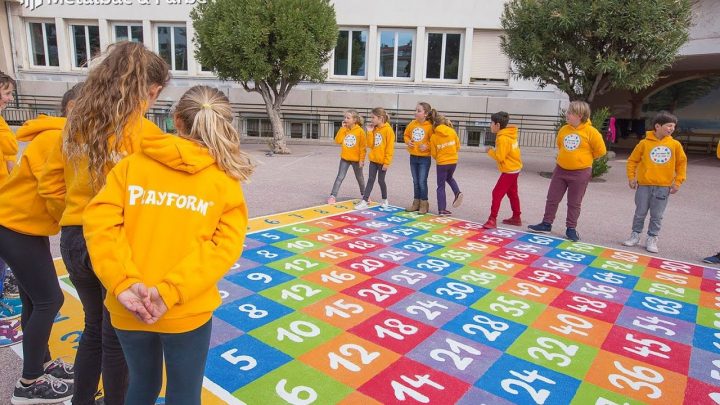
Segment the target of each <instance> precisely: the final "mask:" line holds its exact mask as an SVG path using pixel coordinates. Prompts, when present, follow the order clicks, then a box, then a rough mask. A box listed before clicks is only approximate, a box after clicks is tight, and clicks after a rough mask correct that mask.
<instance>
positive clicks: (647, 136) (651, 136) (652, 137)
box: [645, 131, 673, 143]
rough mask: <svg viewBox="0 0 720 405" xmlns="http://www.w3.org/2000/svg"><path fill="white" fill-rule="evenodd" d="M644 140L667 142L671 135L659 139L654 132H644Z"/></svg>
mask: <svg viewBox="0 0 720 405" xmlns="http://www.w3.org/2000/svg"><path fill="white" fill-rule="evenodd" d="M645 139H647V140H648V141H651V142H661V143H664V142H668V141H670V140H672V139H673V137H672V135H666V136H664V137H663V139H659V138H658V137H657V135H655V131H646V132H645Z"/></svg>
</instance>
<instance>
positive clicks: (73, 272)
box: [38, 42, 170, 404]
mask: <svg viewBox="0 0 720 405" xmlns="http://www.w3.org/2000/svg"><path fill="white" fill-rule="evenodd" d="M169 71H170V70H169V67H168V65H167V63H166V62H165V61H164V60H163V59H162V58H161V57H159V56H158V55H156V54H155V53H153V52H151V51H149V50H148V49H147V48H145V46H144V45H143V44H141V43H137V42H119V43H116V44H112V45H110V46H109V47H108V49H107V51H106V52H105V55H104V58H102V59H101V60H100V61H99V62H98V63H97V64H95V66H93V67H92V68H91V69H90V72H89V73H88V76H87V80H86V81H85V84H84V86H83V89H82V91H81V92H80V95H79V96H78V98H77V99H76V101H75V107H74V109H73V113H72V114H71V115H70V116H69V117H68V121H67V124H66V125H65V128H64V130H63V139H62V142H60V143H58V144H57V145H56V146H55V147H54V148H53V150H52V151H51V153H50V156H49V157H48V160H47V162H46V164H45V168H44V169H43V173H42V175H41V177H40V180H39V183H38V192H39V193H40V195H41V196H43V197H44V198H46V199H47V200H49V201H48V203H49V204H56V205H57V206H64V207H65V209H64V210H63V214H62V218H60V227H61V231H60V253H61V255H62V258H63V262H64V263H65V267H66V268H67V271H68V274H69V276H70V280H71V281H72V283H73V286H75V290H76V291H77V293H78V297H79V298H80V302H81V303H82V306H83V312H84V315H85V328H84V330H83V333H82V337H81V338H80V342H79V344H78V350H77V353H76V355H75V375H76V376H77V378H76V380H75V386H74V390H75V391H74V393H73V402H74V403H80V404H85V403H90V404H92V403H93V402H94V400H95V394H96V392H97V387H98V381H99V379H100V376H101V371H102V380H103V393H104V394H105V403H107V404H111V403H112V404H122V403H124V402H125V399H124V398H125V391H126V390H127V375H128V374H127V365H126V364H125V358H124V357H123V352H122V347H121V346H120V342H119V341H118V339H117V336H116V334H115V329H113V327H112V325H111V324H110V319H109V318H110V315H109V314H108V312H107V310H106V309H105V308H104V306H103V298H104V295H105V291H104V290H103V288H102V284H100V282H99V281H98V278H97V276H96V275H95V273H94V272H93V270H92V265H93V264H92V263H91V262H90V260H89V258H88V253H87V248H86V245H85V238H84V237H83V227H82V214H83V211H84V210H85V207H86V206H87V204H88V203H89V202H90V200H91V199H92V197H94V196H95V194H97V192H98V191H99V190H100V188H102V186H103V185H104V184H105V178H106V176H107V173H108V171H109V170H110V169H112V167H113V166H115V164H117V163H118V162H119V161H120V160H121V159H122V158H124V157H126V156H129V155H131V154H133V153H134V152H136V151H138V150H139V149H140V141H141V139H142V137H143V136H148V135H152V134H161V133H162V131H161V130H160V128H158V127H157V126H156V125H155V124H153V123H152V122H150V121H149V120H147V119H145V118H143V115H144V114H145V112H146V111H147V109H149V108H150V107H152V105H153V103H154V102H155V100H156V99H157V97H158V96H159V95H160V92H161V91H162V89H163V87H164V86H165V85H166V84H167V82H168V80H169V79H170V74H169Z"/></svg>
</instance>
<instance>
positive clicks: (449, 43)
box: [443, 34, 460, 80]
mask: <svg viewBox="0 0 720 405" xmlns="http://www.w3.org/2000/svg"><path fill="white" fill-rule="evenodd" d="M445 38H446V41H445V75H444V77H443V78H444V79H454V80H457V79H458V71H459V67H460V34H446V35H445Z"/></svg>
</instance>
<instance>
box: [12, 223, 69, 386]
mask: <svg viewBox="0 0 720 405" xmlns="http://www.w3.org/2000/svg"><path fill="white" fill-rule="evenodd" d="M0 256H2V258H3V259H5V260H6V261H7V263H8V265H10V267H11V268H12V269H13V272H14V273H15V278H16V279H17V282H18V287H19V290H20V300H21V301H22V304H23V307H22V313H21V318H20V324H21V326H22V330H23V341H22V347H23V371H22V378H26V379H28V380H34V379H36V378H38V377H40V376H41V375H43V374H45V367H44V364H45V363H46V362H48V361H50V360H51V357H50V349H49V348H48V340H49V339H50V332H51V331H52V326H53V323H54V322H55V316H56V315H57V313H58V311H59V310H60V307H62V304H63V301H64V297H63V294H62V290H61V289H60V284H59V283H58V278H57V274H56V273H55V266H54V265H53V259H52V255H51V254H50V242H49V240H48V237H47V236H32V235H25V234H21V233H18V232H15V231H12V230H10V229H7V228H5V227H3V226H0Z"/></svg>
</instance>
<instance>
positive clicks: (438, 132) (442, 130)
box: [433, 125, 456, 138]
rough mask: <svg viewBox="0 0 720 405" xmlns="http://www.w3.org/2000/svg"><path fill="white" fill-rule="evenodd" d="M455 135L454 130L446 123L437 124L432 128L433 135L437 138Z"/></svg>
mask: <svg viewBox="0 0 720 405" xmlns="http://www.w3.org/2000/svg"><path fill="white" fill-rule="evenodd" d="M455 135H456V132H455V130H454V129H452V128H450V127H449V126H447V125H438V126H436V127H435V129H433V136H437V137H439V138H454V137H455Z"/></svg>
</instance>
